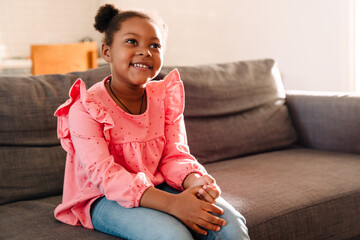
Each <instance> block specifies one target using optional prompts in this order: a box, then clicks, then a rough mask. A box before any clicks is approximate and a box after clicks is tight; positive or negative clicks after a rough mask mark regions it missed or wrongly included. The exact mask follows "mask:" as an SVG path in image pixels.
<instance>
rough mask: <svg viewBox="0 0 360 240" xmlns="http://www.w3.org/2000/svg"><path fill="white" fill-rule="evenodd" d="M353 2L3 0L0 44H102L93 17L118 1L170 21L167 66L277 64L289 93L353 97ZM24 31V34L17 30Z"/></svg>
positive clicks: (340, 0) (13, 46) (293, 0)
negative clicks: (88, 40) (15, 13)
mask: <svg viewBox="0 0 360 240" xmlns="http://www.w3.org/2000/svg"><path fill="white" fill-rule="evenodd" d="M353 1H354V0H301V1H299V0H195V1H194V0H182V1H175V0H152V1H147V0H137V1H133V0H91V1H90V0H62V1H55V0H52V1H49V0H31V1H30V0H28V1H27V0H16V1H13V0H1V1H0V9H1V10H0V12H1V14H0V44H1V41H3V42H6V44H9V45H12V46H11V47H9V48H8V52H12V51H15V50H16V53H17V54H18V55H21V52H25V49H24V48H23V47H22V46H23V44H22V42H24V41H25V39H26V41H28V40H29V41H30V40H31V42H32V43H34V42H41V43H45V42H49V43H53V42H56V41H61V42H66V41H75V40H79V39H81V38H82V37H85V36H90V37H93V38H95V39H97V40H98V41H100V39H101V37H100V34H98V33H96V32H95V31H94V30H93V28H92V24H93V17H94V15H95V12H96V10H97V8H98V7H99V6H100V5H102V4H104V3H114V4H115V5H116V6H118V7H120V8H142V9H150V10H151V9H152V10H156V11H157V12H158V13H159V15H160V16H161V17H162V18H163V19H164V20H165V22H166V23H167V24H168V25H169V30H170V32H169V38H168V47H167V52H166V54H165V64H167V65H194V64H206V63H217V62H229V61H237V60H247V59H258V58H273V59H275V60H277V61H278V63H279V67H280V69H281V71H282V74H283V76H284V84H285V87H286V89H289V90H314V91H318V90H319V91H354V90H355V86H354V79H353V67H354V66H353V65H352V64H353V62H352V59H353V44H354V42H353V38H352V34H353V32H352V30H353V29H352V27H353V26H352V25H351V24H349V22H350V20H351V18H352V17H353V13H352V9H351V7H352V3H353ZM15 2H16V3H19V2H22V3H26V4H25V8H26V9H24V10H22V11H25V12H26V14H25V15H24V17H23V19H22V21H20V22H21V23H17V25H16V27H15V28H13V27H10V26H11V25H13V23H12V22H11V21H10V19H13V17H12V15H11V14H10V13H9V11H5V15H4V14H3V11H4V10H3V9H5V8H4V7H5V6H6V8H10V9H11V7H8V6H10V5H12V4H15ZM39 3H41V4H42V5H41V6H42V7H41V8H40V9H42V10H36V14H33V10H29V9H31V6H33V5H35V4H39ZM22 5H23V6H24V4H22ZM50 5H51V7H50ZM84 6H85V7H84ZM18 8H19V6H18ZM49 9H53V10H49ZM56 9H58V10H59V9H60V11H56ZM10 12H11V11H10ZM46 12H48V14H45V13H46ZM22 14H23V13H22ZM20 15H21V14H20ZM25 18H26V19H25ZM44 19H45V20H44ZM4 21H6V23H5V22H4ZM24 21H25V22H24ZM4 27H6V28H8V30H6V31H4ZM22 27H25V28H26V29H27V30H26V31H24V30H22V31H20V29H22ZM9 29H10V30H11V31H14V33H13V34H12V35H11V36H12V37H11V38H12V39H11V41H10V40H9V39H6V40H4V35H5V34H2V35H1V33H2V32H4V33H7V32H8V31H9ZM32 31H33V32H34V34H31V32H32ZM24 32H25V33H27V34H24ZM40 36H41V37H40ZM1 37H2V40H1ZM15 38H20V40H19V39H15ZM18 41H20V42H18ZM15 42H16V43H17V44H14V43H15ZM21 49H22V50H21ZM20 50H21V51H20Z"/></svg>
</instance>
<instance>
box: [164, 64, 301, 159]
mask: <svg viewBox="0 0 360 240" xmlns="http://www.w3.org/2000/svg"><path fill="white" fill-rule="evenodd" d="M173 68H174V67H165V68H163V69H162V73H163V74H167V73H168V72H170V71H171V69H173ZM177 68H178V70H179V72H180V75H181V79H182V80H183V81H184V86H185V99H186V101H185V111H184V115H185V117H186V128H187V130H188V132H189V133H188V141H189V145H190V146H191V152H192V154H194V155H195V157H196V158H197V159H198V160H199V161H200V162H201V163H207V162H213V161H217V160H222V159H229V158H233V157H238V156H242V155H246V154H250V153H254V152H261V151H266V150H271V149H276V148H281V147H286V146H289V145H290V144H292V143H294V142H295V141H296V139H297V135H296V132H295V129H294V128H293V125H292V122H291V120H290V117H289V113H288V109H287V107H286V105H285V91H284V86H283V84H282V80H281V76H280V71H279V69H278V67H277V64H276V63H275V61H274V60H271V59H265V60H253V61H242V62H234V63H225V64H213V65H203V66H196V67H177ZM224 126H226V127H224Z"/></svg>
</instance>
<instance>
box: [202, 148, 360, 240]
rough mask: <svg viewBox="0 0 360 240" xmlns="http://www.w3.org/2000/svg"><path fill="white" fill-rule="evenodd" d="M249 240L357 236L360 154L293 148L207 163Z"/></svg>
mask: <svg viewBox="0 0 360 240" xmlns="http://www.w3.org/2000/svg"><path fill="white" fill-rule="evenodd" d="M205 167H206V169H207V170H208V171H209V172H210V174H212V175H213V176H214V177H215V179H216V180H217V182H218V184H219V186H220V187H221V189H222V191H223V197H224V198H225V199H226V200H228V201H229V202H230V203H231V204H232V205H233V206H234V207H235V208H236V209H238V210H239V211H240V212H241V213H242V214H243V215H244V216H245V218H246V219H247V225H248V228H249V234H250V237H252V239H268V240H269V239H347V238H350V237H354V236H357V235H360V228H354V226H359V219H358V217H359V216H360V156H359V155H357V154H347V153H339V152H327V151H319V150H311V149H302V148H300V149H291V150H284V151H275V152H268V153H263V154H257V155H253V156H247V157H243V158H238V159H234V160H228V161H222V162H216V163H211V164H207V165H205Z"/></svg>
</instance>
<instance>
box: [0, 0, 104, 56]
mask: <svg viewBox="0 0 360 240" xmlns="http://www.w3.org/2000/svg"><path fill="white" fill-rule="evenodd" d="M97 7H98V2H97V0H96V1H94V0H90V1H89V0H61V1H55V0H0V44H3V45H5V47H6V57H29V56H30V45H31V44H52V43H70V42H78V41H80V40H81V39H83V38H84V37H87V36H91V35H93V34H94V33H93V27H92V25H91V23H92V21H93V18H94V15H95V13H96V10H97Z"/></svg>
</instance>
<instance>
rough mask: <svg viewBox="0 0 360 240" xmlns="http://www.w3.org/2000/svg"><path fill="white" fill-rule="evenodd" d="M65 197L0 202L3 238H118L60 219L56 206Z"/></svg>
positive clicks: (89, 239) (10, 239)
mask: <svg viewBox="0 0 360 240" xmlns="http://www.w3.org/2000/svg"><path fill="white" fill-rule="evenodd" d="M60 202H61V196H55V197H49V198H44V199H38V200H31V201H20V202H15V203H9V204H5V205H0V216H2V217H1V218H0V229H1V231H0V239H7V240H12V239H14V240H15V239H16V240H19V239H52V240H56V239H59V240H60V239H61V240H63V239H86V240H91V239H94V240H95V239H118V238H115V237H112V236H109V235H105V234H103V233H100V232H97V231H94V230H90V229H86V228H83V227H74V226H70V225H66V224H64V223H61V222H59V221H57V220H56V219H55V218H54V208H55V207H56V206H57V205H58V204H59V203H60Z"/></svg>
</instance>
